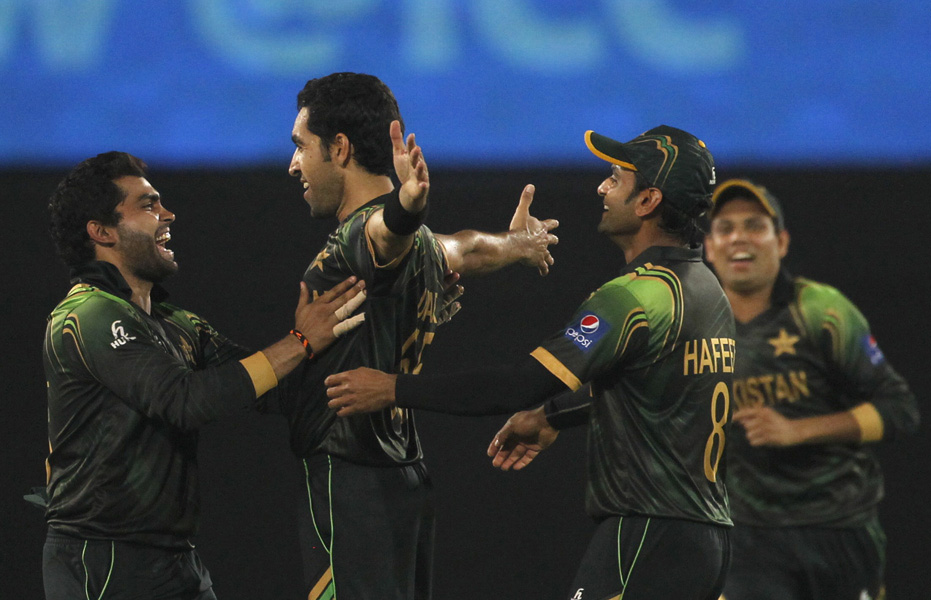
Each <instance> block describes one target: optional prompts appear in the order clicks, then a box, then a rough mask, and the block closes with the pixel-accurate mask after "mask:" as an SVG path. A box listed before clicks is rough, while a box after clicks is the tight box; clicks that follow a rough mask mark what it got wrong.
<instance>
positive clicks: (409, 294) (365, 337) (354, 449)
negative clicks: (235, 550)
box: [280, 191, 446, 466]
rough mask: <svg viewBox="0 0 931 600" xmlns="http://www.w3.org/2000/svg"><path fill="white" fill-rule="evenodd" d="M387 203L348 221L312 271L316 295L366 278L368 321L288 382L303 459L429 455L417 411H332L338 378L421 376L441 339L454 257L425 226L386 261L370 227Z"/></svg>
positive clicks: (373, 460)
mask: <svg viewBox="0 0 931 600" xmlns="http://www.w3.org/2000/svg"><path fill="white" fill-rule="evenodd" d="M393 193H394V194H397V192H396V191H395V192H393ZM385 200H386V197H385V196H381V197H379V198H376V199H374V200H372V201H371V202H369V203H368V204H366V205H364V206H362V207H360V208H359V209H357V210H356V211H354V212H353V213H352V214H350V215H349V216H348V217H346V219H344V220H343V222H342V223H340V225H339V227H338V228H337V229H336V231H334V232H333V233H332V234H330V237H329V239H328V240H327V243H326V245H325V246H324V248H323V249H322V250H321V251H320V252H319V253H318V254H317V256H316V258H315V259H314V260H313V262H312V263H311V264H310V266H309V267H308V268H307V271H306V272H305V273H304V281H305V283H307V286H308V288H309V289H310V290H311V291H312V292H313V293H314V294H318V293H322V292H324V291H326V290H328V289H330V288H332V287H333V286H334V285H336V284H337V283H339V282H341V281H343V280H344V279H346V278H347V277H349V276H350V275H355V276H356V277H358V278H359V279H364V280H365V283H366V294H367V300H366V301H365V303H364V304H363V305H362V306H361V308H360V309H359V310H362V311H365V322H364V323H363V324H362V325H361V326H360V327H359V328H357V329H355V330H353V331H352V332H350V333H349V334H347V335H346V336H345V337H343V338H340V339H339V340H337V341H336V342H335V343H334V344H333V345H332V346H331V347H330V348H328V349H327V351H326V352H325V353H323V354H322V355H321V356H320V357H319V358H317V359H315V360H314V361H313V362H311V363H307V364H305V365H302V366H301V367H299V368H298V369H296V371H295V373H293V374H292V375H291V376H290V377H288V378H287V379H285V381H284V385H283V386H282V389H281V396H280V404H281V406H280V410H281V411H282V412H283V413H284V414H285V415H286V416H287V418H288V421H289V423H290V429H291V448H292V450H293V451H294V453H295V454H296V455H297V456H299V457H302V458H309V457H311V456H314V455H316V454H329V455H333V456H338V457H340V458H343V459H345V460H348V461H351V462H355V463H357V464H366V465H379V466H396V465H403V464H410V463H414V462H417V461H419V460H421V458H422V453H421V449H420V440H419V439H418V437H417V430H416V428H415V424H414V414H413V412H412V411H410V410H407V409H403V408H396V407H395V408H390V409H385V410H382V411H379V412H377V413H372V414H363V415H354V416H351V417H348V418H337V417H336V413H335V411H333V410H331V409H330V408H329V407H327V401H328V398H327V395H326V385H324V383H323V381H324V379H325V378H326V377H327V376H328V375H330V374H331V373H339V372H342V371H348V370H351V369H355V368H356V367H370V368H373V369H380V370H382V371H387V372H390V373H419V372H420V368H421V365H422V357H423V353H424V351H425V350H426V348H427V346H429V344H430V343H431V342H432V341H433V335H434V332H435V330H436V326H437V323H438V317H437V315H438V311H439V309H440V308H441V307H440V304H441V301H442V298H443V293H444V288H443V276H444V272H445V270H446V255H445V254H444V251H443V247H442V245H441V244H440V242H439V241H438V240H437V239H436V238H435V237H434V235H433V233H432V232H431V231H430V229H429V228H427V227H426V226H423V225H422V226H421V227H420V229H419V230H417V231H416V232H415V233H414V235H413V244H412V246H411V248H410V250H408V251H407V253H406V254H404V255H403V256H400V257H398V258H396V259H395V260H394V261H393V262H392V263H391V264H386V265H380V264H378V260H377V258H376V256H375V250H374V248H373V247H372V244H371V241H370V240H369V238H368V236H367V235H366V233H365V226H366V223H367V222H368V219H369V218H370V217H371V216H372V214H374V213H375V212H376V211H378V210H381V209H382V207H383V206H384V203H385Z"/></svg>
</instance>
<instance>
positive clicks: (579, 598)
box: [569, 588, 585, 600]
mask: <svg viewBox="0 0 931 600" xmlns="http://www.w3.org/2000/svg"><path fill="white" fill-rule="evenodd" d="M584 591H585V588H579V589H577V590H576V591H575V596H573V597H572V598H570V599H569V600H582V592H584Z"/></svg>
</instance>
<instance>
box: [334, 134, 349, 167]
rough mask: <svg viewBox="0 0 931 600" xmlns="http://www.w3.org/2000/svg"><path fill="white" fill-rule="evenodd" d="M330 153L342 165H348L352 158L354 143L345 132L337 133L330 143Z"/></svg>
mask: <svg viewBox="0 0 931 600" xmlns="http://www.w3.org/2000/svg"><path fill="white" fill-rule="evenodd" d="M330 155H331V156H332V157H333V161H334V162H335V163H336V164H338V165H340V166H343V167H345V166H347V165H348V164H349V159H351V158H352V144H351V143H350V142H349V138H348V137H346V134H344V133H337V134H336V137H334V138H333V143H331V144H330Z"/></svg>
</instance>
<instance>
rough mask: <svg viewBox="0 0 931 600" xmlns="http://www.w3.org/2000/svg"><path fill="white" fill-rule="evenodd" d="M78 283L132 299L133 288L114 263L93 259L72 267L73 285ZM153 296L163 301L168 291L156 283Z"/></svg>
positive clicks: (158, 300)
mask: <svg viewBox="0 0 931 600" xmlns="http://www.w3.org/2000/svg"><path fill="white" fill-rule="evenodd" d="M78 283H86V284H89V285H92V286H94V287H96V288H99V289H101V290H103V291H105V292H107V293H110V294H113V295H114V296H117V297H118V298H122V299H124V300H126V301H127V302H129V301H131V300H132V295H133V291H132V289H131V288H130V287H129V284H128V283H126V280H125V279H124V278H123V275H122V274H121V273H120V270H119V269H117V268H116V265H114V264H112V263H108V262H105V261H102V260H92V261H90V262H86V263H83V264H81V265H78V266H77V267H74V268H72V269H71V285H75V284H78ZM151 296H152V301H153V302H162V301H163V300H165V299H166V298H168V292H166V291H165V288H163V287H162V286H160V285H158V284H157V283H156V284H154V285H153V286H152V293H151Z"/></svg>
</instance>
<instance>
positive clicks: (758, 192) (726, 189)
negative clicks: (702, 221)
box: [711, 179, 779, 219]
mask: <svg viewBox="0 0 931 600" xmlns="http://www.w3.org/2000/svg"><path fill="white" fill-rule="evenodd" d="M740 192H745V193H746V194H747V195H748V196H750V197H751V198H753V199H754V200H756V201H757V202H758V203H759V204H760V206H762V207H763V210H765V211H766V212H767V213H768V214H769V216H770V217H772V218H774V219H778V218H779V213H778V212H777V211H776V208H775V207H774V206H773V205H772V203H771V202H770V201H769V197H768V194H767V193H766V190H764V189H763V188H761V187H760V186H758V185H756V184H755V183H753V182H752V181H748V180H746V179H731V180H730V181H725V182H724V183H722V184H721V185H719V186H718V187H716V188H715V189H714V193H713V194H712V195H711V214H712V215H713V214H714V213H715V212H717V209H718V202H719V201H721V199H722V198H723V199H724V200H730V199H731V198H733V197H734V196H737V195H739V193H740Z"/></svg>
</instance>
